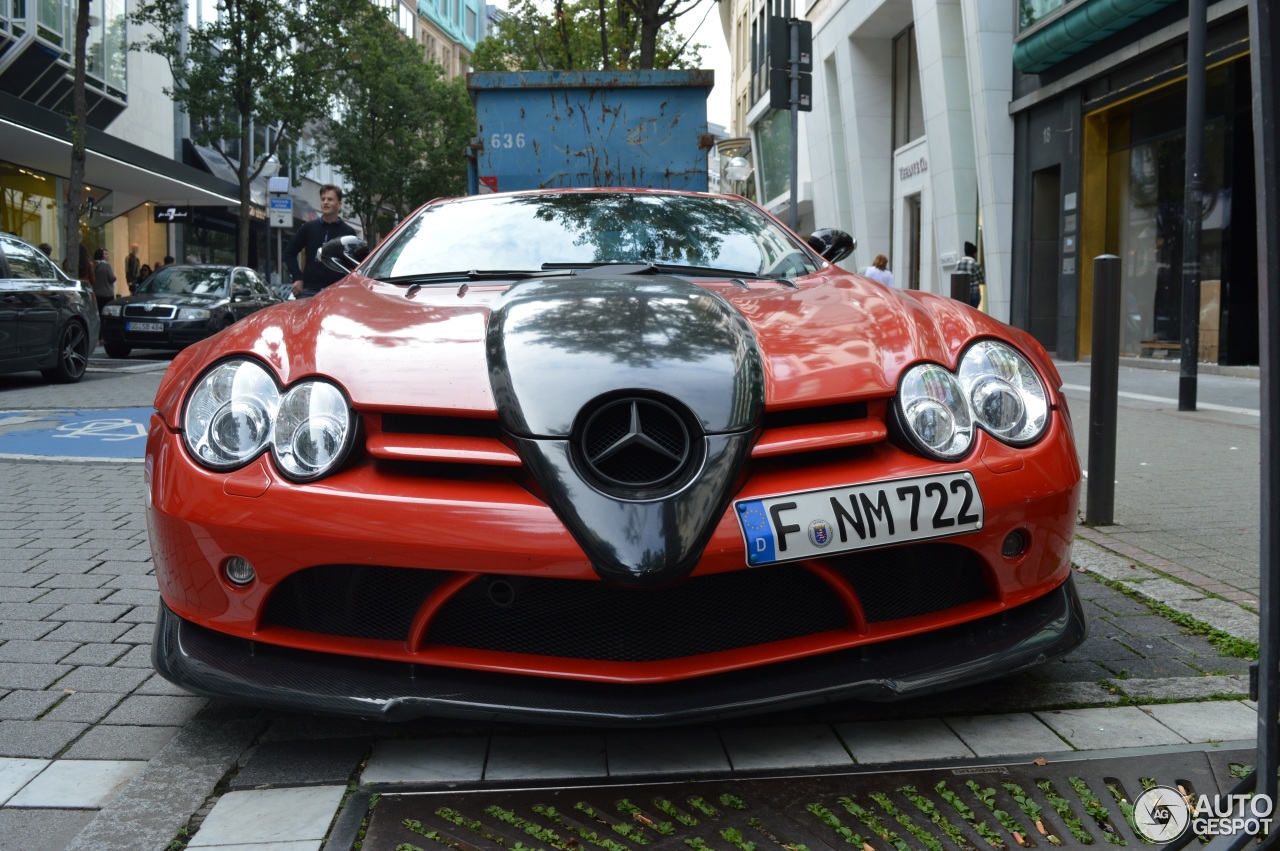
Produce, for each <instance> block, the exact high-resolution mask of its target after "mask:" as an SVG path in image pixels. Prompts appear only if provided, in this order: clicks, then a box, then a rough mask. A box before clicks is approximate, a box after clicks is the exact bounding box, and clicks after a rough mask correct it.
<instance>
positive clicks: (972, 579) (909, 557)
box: [831, 544, 990, 623]
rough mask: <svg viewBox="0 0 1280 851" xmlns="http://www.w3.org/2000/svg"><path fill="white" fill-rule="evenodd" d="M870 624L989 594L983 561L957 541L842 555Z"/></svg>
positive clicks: (838, 561) (841, 566)
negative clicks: (983, 570) (955, 542)
mask: <svg viewBox="0 0 1280 851" xmlns="http://www.w3.org/2000/svg"><path fill="white" fill-rule="evenodd" d="M831 561H832V563H833V564H834V565H835V566H836V568H837V569H838V570H839V571H840V573H841V575H842V576H844V578H845V580H846V581H848V583H849V584H850V585H852V586H853V588H854V590H855V591H856V592H857V594H858V599H859V600H861V602H862V611H863V614H864V615H865V616H866V618H867V622H868V623H881V622H883V621H892V620H898V619H899V618H908V617H913V616H915V615H927V614H930V613H932V612H940V611H943V610H944V609H950V608H952V607H953V606H959V605H963V604H964V603H972V602H974V601H975V600H982V599H986V598H987V597H988V596H989V593H990V592H989V591H988V589H987V583H986V580H985V579H984V578H983V574H982V561H981V560H980V559H979V558H978V556H977V555H975V554H974V553H973V552H972V551H971V550H968V549H966V548H964V547H958V546H955V545H954V544H915V545H912V546H908V547H898V548H893V549H887V550H873V551H871V552H865V553H857V554H854V555H849V556H837V557H836V558H833V559H832V560H831Z"/></svg>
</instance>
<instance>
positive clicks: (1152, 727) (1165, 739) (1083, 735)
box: [1036, 706, 1186, 750]
mask: <svg viewBox="0 0 1280 851" xmlns="http://www.w3.org/2000/svg"><path fill="white" fill-rule="evenodd" d="M1036 717H1037V718H1039V719H1040V720H1041V721H1043V722H1044V723H1045V724H1047V725H1049V726H1050V727H1052V728H1053V729H1054V730H1055V731H1056V732H1057V733H1058V734H1059V735H1060V736H1062V737H1063V738H1064V739H1066V740H1067V741H1068V742H1070V743H1071V744H1073V745H1075V746H1076V747H1077V748H1080V749H1081V750H1103V749H1106V748H1137V747H1149V746H1152V745H1180V744H1184V743H1185V741H1186V740H1185V739H1183V737H1181V736H1179V735H1178V734H1177V733H1175V732H1173V730H1171V729H1169V728H1168V727H1166V726H1164V725H1163V724H1161V723H1160V722H1158V721H1156V720H1155V719H1154V718H1152V717H1151V716H1150V715H1148V714H1146V713H1145V712H1143V711H1142V710H1141V709H1139V708H1138V707H1136V706H1104V707H1093V708H1088V709H1054V710H1051V711H1049V712H1037V713H1036Z"/></svg>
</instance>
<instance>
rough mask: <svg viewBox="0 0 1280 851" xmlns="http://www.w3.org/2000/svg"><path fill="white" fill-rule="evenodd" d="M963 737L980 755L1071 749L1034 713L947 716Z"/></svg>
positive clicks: (972, 749) (961, 738)
mask: <svg viewBox="0 0 1280 851" xmlns="http://www.w3.org/2000/svg"><path fill="white" fill-rule="evenodd" d="M943 720H944V721H945V722H946V724H947V726H948V727H950V728H951V729H952V730H953V731H954V732H955V734H956V735H957V736H959V737H960V740H961V741H963V742H964V743H965V745H966V746H967V747H968V748H969V750H971V751H973V752H974V754H976V755H977V756H1009V755H1012V754H1027V755H1033V756H1040V755H1041V754H1045V753H1059V752H1061V751H1069V750H1071V745H1069V744H1067V743H1066V742H1064V741H1063V740H1062V738H1061V737H1060V736H1058V735H1057V734H1056V733H1055V732H1054V731H1053V730H1052V729H1050V728H1049V727H1048V726H1046V725H1045V724H1044V723H1043V722H1042V721H1041V720H1040V719H1039V718H1037V717H1036V716H1035V715H1033V714H1031V713H1027V712H1019V713H1016V714H1010V715H972V716H965V717H955V718H944V719H943Z"/></svg>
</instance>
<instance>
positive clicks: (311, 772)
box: [167, 698, 372, 790]
mask: <svg viewBox="0 0 1280 851" xmlns="http://www.w3.org/2000/svg"><path fill="white" fill-rule="evenodd" d="M167 699H168V700H176V699H178V698H167ZM371 745H372V743H371V742H370V741H369V740H368V739H364V738H357V739H326V740H325V741H324V743H323V747H317V744H316V742H306V741H292V742H264V743H263V744H260V745H258V747H257V748H256V749H255V750H254V752H253V756H251V757H250V758H249V761H248V763H247V764H246V765H245V767H244V768H242V769H241V770H240V773H239V774H237V775H236V776H235V777H234V778H232V780H231V789H233V790H235V789H258V788H267V787H282V786H334V785H341V786H345V785H346V784H347V782H348V781H349V780H350V779H351V776H352V775H353V774H355V772H356V770H357V769H359V767H360V763H361V761H362V760H363V759H364V758H365V755H366V754H368V753H369V748H370V747H371Z"/></svg>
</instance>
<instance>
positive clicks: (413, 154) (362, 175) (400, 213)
mask: <svg viewBox="0 0 1280 851" xmlns="http://www.w3.org/2000/svg"><path fill="white" fill-rule="evenodd" d="M346 29H347V33H346V36H345V46H346V49H347V51H348V55H349V57H350V60H349V61H348V63H347V64H346V67H345V69H344V70H343V71H342V73H341V74H340V78H341V82H340V85H339V86H338V91H337V93H336V96H335V101H336V107H337V108H336V110H335V117H334V118H333V119H331V120H328V121H326V122H325V123H324V126H323V127H322V128H321V133H320V134H319V135H320V136H321V137H322V138H323V139H324V150H325V154H326V157H327V159H328V161H329V163H330V164H332V165H333V166H335V167H336V168H338V169H339V170H341V172H342V173H343V175H344V176H345V177H346V179H347V181H348V185H349V188H348V190H347V192H346V194H345V197H344V201H345V206H346V208H347V209H348V210H350V211H351V212H352V213H354V214H355V215H357V216H358V217H359V218H360V221H361V223H362V225H363V226H364V232H365V238H366V239H368V240H369V241H370V243H375V242H377V240H378V239H379V238H380V236H381V234H382V233H383V232H384V231H385V229H386V227H387V226H388V225H390V224H391V223H392V222H393V221H395V220H398V219H400V218H402V217H404V216H405V215H407V214H408V213H409V212H411V211H412V210H413V209H414V208H416V207H417V206H418V205H420V204H421V203H423V202H425V201H427V200H429V199H430V198H432V197H435V196H437V195H460V194H462V193H463V192H465V191H466V159H465V157H464V154H465V152H466V146H467V142H468V140H469V139H470V138H471V136H472V135H474V133H475V110H474V108H473V107H472V104H471V99H470V97H469V96H468V95H467V90H466V84H465V81H464V80H463V79H462V78H458V79H456V80H453V81H447V80H445V79H444V72H443V70H442V69H441V68H440V66H438V65H435V64H432V63H426V62H423V59H422V48H421V47H419V46H418V45H416V44H415V43H414V42H412V41H409V40H408V39H406V38H404V37H403V36H402V35H401V34H400V31H399V30H398V29H397V28H396V27H395V26H394V25H393V24H392V23H391V22H390V21H389V20H388V19H387V17H386V16H385V14H383V13H382V12H381V11H380V10H379V9H378V8H377V7H376V6H374V5H373V4H372V3H367V4H366V6H365V8H364V9H363V10H362V12H361V13H360V16H359V17H358V18H356V19H355V21H354V25H351V26H348V27H347V28H346Z"/></svg>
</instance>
